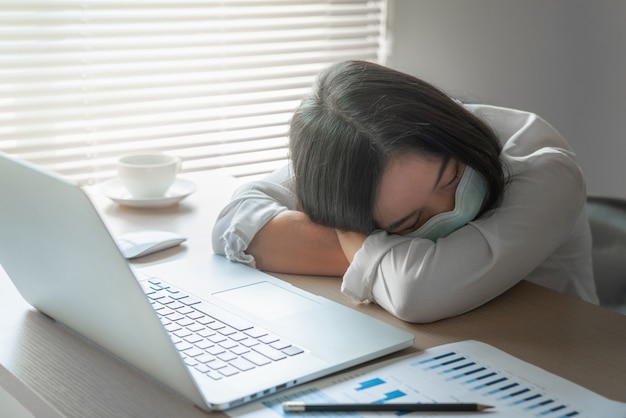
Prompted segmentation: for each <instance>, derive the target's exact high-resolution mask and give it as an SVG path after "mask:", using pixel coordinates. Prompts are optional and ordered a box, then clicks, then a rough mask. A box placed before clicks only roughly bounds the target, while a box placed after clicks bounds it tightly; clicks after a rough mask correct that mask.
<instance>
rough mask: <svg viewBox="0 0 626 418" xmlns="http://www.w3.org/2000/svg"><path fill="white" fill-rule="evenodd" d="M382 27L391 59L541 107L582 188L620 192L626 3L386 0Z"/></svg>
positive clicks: (481, 93) (441, 82)
mask: <svg viewBox="0 0 626 418" xmlns="http://www.w3.org/2000/svg"><path fill="white" fill-rule="evenodd" d="M389 25H390V28H389V32H390V34H391V36H392V41H391V48H390V56H389V59H388V64H389V65H390V66H391V67H394V68H397V69H399V70H402V71H406V72H409V73H411V74H414V75H416V76H418V77H421V78H423V79H425V80H428V81H430V82H432V83H433V84H435V85H437V86H439V87H441V88H442V89H444V90H445V91H447V92H448V93H450V94H452V95H455V96H457V97H462V98H465V99H470V100H476V101H480V102H487V103H492V104H497V105H502V106H509V107H515V108H519V109H524V110H529V111H532V112H535V113H537V114H539V115H541V116H542V117H543V118H544V119H546V120H547V121H548V122H550V123H551V124H552V125H553V126H554V127H555V128H557V129H558V130H559V131H560V132H561V134H562V135H563V136H564V137H565V138H566V139H567V140H568V141H569V142H570V143H571V145H572V147H573V148H574V151H575V152H576V153H577V155H578V158H579V161H580V163H581V166H582V167H583V170H584V172H585V175H586V177H587V186H588V192H589V194H603V195H610V196H618V197H626V164H625V163H626V161H625V160H626V124H625V123H624V122H626V1H621V0H614V1H612V0H594V1H591V0H524V1H519V0H416V1H414V0H391V5H390V11H389Z"/></svg>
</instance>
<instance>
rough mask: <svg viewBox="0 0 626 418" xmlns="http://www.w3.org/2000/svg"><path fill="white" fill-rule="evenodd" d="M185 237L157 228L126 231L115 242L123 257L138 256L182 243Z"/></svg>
mask: <svg viewBox="0 0 626 418" xmlns="http://www.w3.org/2000/svg"><path fill="white" fill-rule="evenodd" d="M185 240H187V238H186V237H184V236H182V235H179V234H177V233H175V232H171V231H164V230H159V229H150V230H141V231H134V232H128V233H126V234H123V235H121V236H119V237H118V238H117V239H116V240H115V242H116V243H117V246H118V247H119V249H120V251H121V252H122V255H123V256H124V257H125V258H128V259H131V258H138V257H143V256H146V255H148V254H154V253H156V252H158V251H163V250H166V249H168V248H172V247H176V246H177V245H180V244H182V243H183V242H184V241H185Z"/></svg>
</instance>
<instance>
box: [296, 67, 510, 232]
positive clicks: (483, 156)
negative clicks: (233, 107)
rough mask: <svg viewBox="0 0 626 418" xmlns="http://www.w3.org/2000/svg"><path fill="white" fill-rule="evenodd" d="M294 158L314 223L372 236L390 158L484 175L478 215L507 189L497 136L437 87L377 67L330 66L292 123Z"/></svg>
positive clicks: (301, 197)
mask: <svg viewBox="0 0 626 418" xmlns="http://www.w3.org/2000/svg"><path fill="white" fill-rule="evenodd" d="M289 136H290V146H289V148H290V158H291V160H292V163H293V168H294V173H295V183H296V193H297V196H298V199H299V201H300V205H301V206H302V210H303V211H304V212H305V213H306V214H307V215H308V216H309V217H310V218H311V220H312V221H313V222H316V223H319V224H322V225H325V226H328V227H331V228H336V229H340V230H344V231H355V232H361V233H364V234H369V233H371V232H372V231H373V230H374V229H375V228H376V225H375V223H374V208H375V202H376V195H377V191H378V186H379V183H380V181H381V177H382V174H383V171H384V169H385V167H386V164H387V162H388V161H389V158H390V157H391V156H393V155H396V154H400V153H406V152H416V153H419V154H425V155H431V156H440V157H443V158H453V159H457V160H459V161H462V162H463V163H465V164H467V165H469V166H470V167H472V168H473V169H474V170H476V171H477V172H478V173H480V174H481V175H482V177H483V178H484V179H485V180H486V182H487V185H488V193H487V197H486V199H485V202H484V204H483V208H482V210H481V213H480V214H479V216H480V215H482V214H483V213H484V212H485V211H487V210H489V209H491V208H493V207H495V206H497V205H498V204H499V201H500V200H501V196H502V194H503V190H504V183H505V181H504V173H503V167H502V164H501V162H500V159H499V157H500V152H501V150H502V145H501V144H500V141H499V140H498V138H497V137H496V135H495V134H494V132H493V131H492V130H491V129H490V128H489V126H487V124H486V123H485V122H483V121H482V120H481V119H479V118H478V117H476V116H474V115H473V114H472V113H470V112H469V111H467V110H466V109H465V108H464V107H463V106H461V105H460V104H458V103H456V102H455V101H454V100H452V99H451V98H450V97H449V96H447V95H446V94H444V93H443V92H442V91H440V90H439V89H437V88H435V87H434V86H432V85H430V84H428V83H426V82H424V81H422V80H420V79H418V78H416V77H413V76H411V75H408V74H404V73H401V72H398V71H395V70H392V69H390V68H387V67H383V66H381V65H378V64H373V63H369V62H364V61H348V62H342V63H337V64H333V65H332V66H330V67H328V68H327V69H325V70H323V71H322V72H321V73H320V74H319V75H318V77H317V79H316V82H315V84H314V86H313V91H312V93H311V94H310V95H309V96H308V97H306V98H305V99H304V100H303V101H302V103H301V104H300V106H299V107H298V109H297V110H296V112H295V114H294V115H293V117H292V119H291V125H290V132H289Z"/></svg>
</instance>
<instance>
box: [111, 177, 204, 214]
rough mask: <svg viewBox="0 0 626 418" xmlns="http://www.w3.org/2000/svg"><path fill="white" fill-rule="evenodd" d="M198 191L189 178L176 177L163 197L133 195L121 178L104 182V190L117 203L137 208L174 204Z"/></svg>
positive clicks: (161, 206)
mask: <svg viewBox="0 0 626 418" xmlns="http://www.w3.org/2000/svg"><path fill="white" fill-rule="evenodd" d="M195 191H196V185H195V184H194V183H193V182H192V181H189V180H184V179H176V180H175V181H174V184H172V186H171V187H170V188H169V190H168V191H167V192H166V193H165V196H162V197H132V196H131V195H130V193H129V192H128V190H126V187H124V186H123V185H122V182H121V181H120V179H117V178H115V179H111V180H108V181H105V182H104V183H102V192H103V193H104V195H105V196H107V197H108V198H109V199H111V200H113V201H114V202H115V203H118V204H120V205H124V206H131V207H135V208H163V207H166V206H171V205H174V204H176V203H178V202H180V201H181V200H183V199H184V198H186V197H187V196H189V195H190V194H191V193H193V192H195Z"/></svg>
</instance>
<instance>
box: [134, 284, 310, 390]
mask: <svg viewBox="0 0 626 418" xmlns="http://www.w3.org/2000/svg"><path fill="white" fill-rule="evenodd" d="M140 284H141V286H142V288H143V290H144V292H145V293H146V295H147V296H148V298H149V299H150V302H151V303H152V305H153V307H154V310H155V311H156V312H157V315H158V316H159V318H160V319H161V322H162V323H163V325H164V327H165V329H166V330H167V332H168V333H169V334H170V337H171V338H172V341H174V344H175V346H176V348H177V349H178V351H179V352H180V353H181V356H182V358H183V360H184V361H185V363H186V364H187V365H188V366H189V367H194V368H195V369H196V370H198V371H200V372H202V373H204V374H206V375H207V376H209V377H210V378H212V379H214V380H220V379H224V378H227V377H229V376H234V375H238V374H240V373H244V372H247V371H249V370H254V369H256V368H258V367H263V366H266V365H268V364H270V363H272V362H275V361H285V360H288V359H289V358H290V357H293V356H297V355H298V354H302V353H303V352H304V350H303V349H301V348H300V347H297V346H295V345H292V344H291V343H289V342H288V341H285V340H284V339H282V338H280V337H278V336H276V335H273V334H271V333H269V332H267V331H266V330H264V329H262V328H260V327H258V326H255V325H254V324H252V323H249V322H247V321H245V320H243V319H241V318H239V317H237V316H234V315H231V314H229V313H228V312H226V311H223V310H221V309H219V308H217V307H216V306H214V305H211V304H209V303H208V302H205V301H202V300H201V299H198V298H196V297H194V296H192V295H190V294H188V293H186V292H185V291H183V290H181V289H178V288H176V287H174V286H172V285H171V284H168V283H165V282H163V281H161V280H158V279H149V280H146V281H143V282H140Z"/></svg>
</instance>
